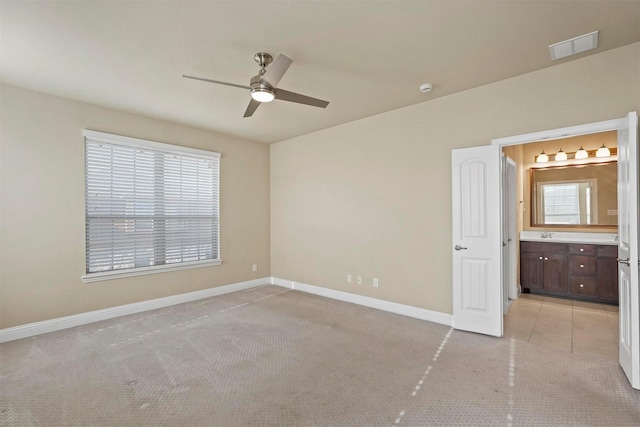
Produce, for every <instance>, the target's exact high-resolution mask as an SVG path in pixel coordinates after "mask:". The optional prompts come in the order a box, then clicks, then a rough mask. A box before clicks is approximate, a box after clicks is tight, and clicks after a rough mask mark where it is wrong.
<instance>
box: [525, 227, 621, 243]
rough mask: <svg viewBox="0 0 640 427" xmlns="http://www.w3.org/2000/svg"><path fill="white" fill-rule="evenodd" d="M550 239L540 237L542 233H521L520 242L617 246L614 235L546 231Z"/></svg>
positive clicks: (616, 237)
mask: <svg viewBox="0 0 640 427" xmlns="http://www.w3.org/2000/svg"><path fill="white" fill-rule="evenodd" d="M546 234H547V235H548V236H550V237H542V236H544V235H545V232H544V231H537V230H536V231H532V230H529V231H521V232H520V241H521V242H546V243H582V244H589V245H611V246H618V235H617V234H615V233H574V232H571V231H548V232H547V233H546Z"/></svg>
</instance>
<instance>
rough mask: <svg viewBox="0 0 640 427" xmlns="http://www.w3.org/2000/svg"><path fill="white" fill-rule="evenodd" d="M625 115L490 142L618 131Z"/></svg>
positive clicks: (624, 123)
mask: <svg viewBox="0 0 640 427" xmlns="http://www.w3.org/2000/svg"><path fill="white" fill-rule="evenodd" d="M635 114H637V113H635ZM627 117H628V115H625V116H624V117H622V118H619V119H613V120H606V121H602V122H595V123H589V124H584V125H577V126H570V127H565V128H559V129H552V130H547V131H540V132H532V133H528V134H522V135H516V136H510V137H504V138H496V139H492V140H491V144H492V145H497V146H499V147H500V150H502V147H506V146H511V145H521V144H529V143H534V142H543V141H550V140H554V139H562V138H569V137H574V136H580V135H588V134H593V133H600V132H609V131H614V130H615V131H618V130H620V129H622V128H624V127H627ZM632 161H634V162H636V163H637V162H638V159H636V158H634V159H632ZM636 167H637V165H636ZM500 179H501V181H502V179H503V177H502V176H501V178H500ZM502 185H503V183H502V182H500V186H501V187H502ZM498 191H499V189H498ZM501 202H502V201H501ZM500 210H501V212H502V211H503V207H502V206H501V207H500ZM498 286H501V285H500V284H498ZM503 315H504V313H503ZM618 340H620V338H618ZM629 380H630V381H631V378H629Z"/></svg>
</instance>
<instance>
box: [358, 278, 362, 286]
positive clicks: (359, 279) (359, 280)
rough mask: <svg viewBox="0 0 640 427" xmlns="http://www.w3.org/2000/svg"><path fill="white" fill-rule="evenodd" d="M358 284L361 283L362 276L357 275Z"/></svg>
mask: <svg viewBox="0 0 640 427" xmlns="http://www.w3.org/2000/svg"><path fill="white" fill-rule="evenodd" d="M358 285H362V276H358Z"/></svg>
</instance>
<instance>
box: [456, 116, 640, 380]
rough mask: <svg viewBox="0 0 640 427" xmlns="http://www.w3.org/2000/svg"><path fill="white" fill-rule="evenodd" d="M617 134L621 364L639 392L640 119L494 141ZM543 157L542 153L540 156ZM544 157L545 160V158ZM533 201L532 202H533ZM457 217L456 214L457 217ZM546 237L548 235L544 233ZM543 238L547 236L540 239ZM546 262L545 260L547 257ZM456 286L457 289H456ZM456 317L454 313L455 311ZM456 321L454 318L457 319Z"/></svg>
mask: <svg viewBox="0 0 640 427" xmlns="http://www.w3.org/2000/svg"><path fill="white" fill-rule="evenodd" d="M604 131H616V132H617V137H618V146H619V150H620V151H619V155H620V156H619V158H618V177H617V188H618V190H619V191H618V199H619V200H618V210H617V212H616V214H617V218H618V234H617V235H616V241H617V245H616V246H617V247H618V259H617V262H618V264H617V265H618V274H619V280H618V283H619V298H620V299H619V305H620V309H619V315H618V317H619V335H618V344H619V346H618V348H619V363H620V365H621V367H622V369H623V370H624V372H625V374H626V375H627V377H628V379H629V382H630V383H631V385H632V386H633V387H634V388H637V389H640V343H639V341H640V295H639V294H640V291H639V289H638V276H639V272H640V268H639V265H640V262H639V261H638V229H639V228H640V221H639V215H638V185H639V184H638V116H637V113H636V112H632V113H629V114H628V115H627V116H626V117H624V118H622V119H619V120H610V121H606V122H598V123H592V124H589V125H582V126H574V127H572V128H563V129H556V130H552V131H545V132H537V133H532V134H526V135H520V136H516V137H509V138H500V139H497V140H493V141H492V145H497V146H498V147H501V148H502V147H504V146H510V145H516V144H527V143H531V142H535V141H542V140H554V139H561V138H564V137H567V136H578V135H586V134H593V133H597V132H604ZM541 154H542V153H541ZM543 157H546V155H544V156H543ZM532 200H533V199H532ZM454 216H455V215H454ZM545 234H546V233H545ZM541 237H544V236H541ZM544 259H546V258H544ZM454 287H455V286H454ZM454 315H455V311H454ZM454 322H455V318H454Z"/></svg>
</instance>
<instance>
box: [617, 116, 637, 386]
mask: <svg viewBox="0 0 640 427" xmlns="http://www.w3.org/2000/svg"><path fill="white" fill-rule="evenodd" d="M618 239H619V243H618V275H619V287H618V289H619V302H620V365H621V366H622V369H623V370H624V372H625V374H626V375H627V377H628V378H629V382H630V383H631V386H632V387H633V388H637V389H640V291H639V289H638V284H639V282H638V268H639V265H638V116H637V114H636V113H629V114H628V115H627V118H626V123H625V126H624V127H623V128H622V129H619V130H618Z"/></svg>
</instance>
